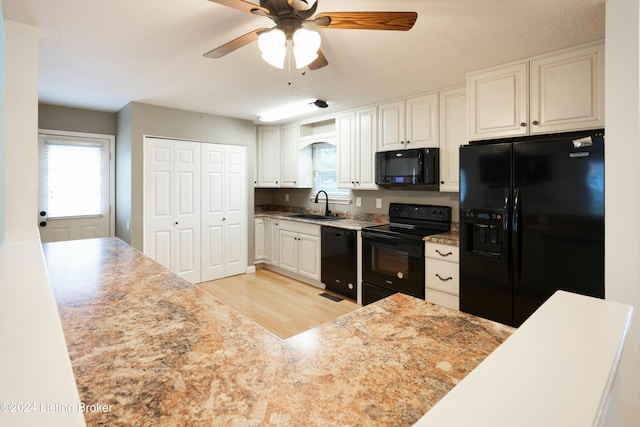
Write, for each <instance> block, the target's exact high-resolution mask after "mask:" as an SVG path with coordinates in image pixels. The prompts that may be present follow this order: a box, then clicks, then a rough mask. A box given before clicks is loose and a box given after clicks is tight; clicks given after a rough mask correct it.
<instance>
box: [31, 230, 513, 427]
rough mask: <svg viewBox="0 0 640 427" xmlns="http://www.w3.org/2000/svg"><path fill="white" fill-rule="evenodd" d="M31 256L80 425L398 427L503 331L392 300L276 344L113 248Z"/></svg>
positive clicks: (72, 245)
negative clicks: (84, 406) (57, 323)
mask: <svg viewBox="0 0 640 427" xmlns="http://www.w3.org/2000/svg"><path fill="white" fill-rule="evenodd" d="M43 248H44V253H45V257H46V260H47V265H48V269H49V274H50V278H51V283H52V287H53V291H54V295H55V298H56V302H57V305H58V309H59V313H60V317H61V320H62V326H63V330H64V334H65V338H66V341H67V345H68V349H69V354H70V357H71V361H72V366H73V371H74V374H75V377H76V382H77V385H78V391H79V394H80V399H81V401H82V402H86V403H91V404H98V403H99V404H100V405H106V406H104V407H107V408H109V410H108V411H106V412H88V413H85V417H86V421H87V424H88V425H156V426H157V425H199V424H207V425H278V426H288V425H290V426H301V425H380V426H382V425H393V426H401V425H411V424H412V423H414V422H416V421H417V420H418V419H420V417H421V416H422V415H424V413H425V412H427V411H428V410H429V409H430V408H431V407H432V406H433V405H435V404H436V402H438V401H439V400H440V399H441V398H442V397H443V396H444V395H445V394H446V393H447V392H448V391H449V390H451V389H452V388H453V387H454V386H455V385H456V384H457V383H458V382H459V381H460V380H461V379H462V378H464V377H465V376H466V375H467V374H468V373H469V372H471V370H473V369H474V368H475V367H476V366H477V365H478V364H479V363H480V362H481V361H482V360H484V359H485V358H486V357H487V356H488V355H489V354H490V353H491V352H492V351H493V350H494V349H495V348H496V347H498V346H499V345H500V344H501V343H502V342H503V341H504V340H505V339H506V338H507V337H509V336H510V335H511V333H512V332H513V329H512V328H510V327H507V326H504V325H501V324H498V323H494V322H491V321H488V320H484V319H480V318H478V317H475V316H471V315H468V314H465V313H461V312H457V311H454V310H449V309H446V308H444V307H440V306H438V305H435V304H431V303H429V302H426V301H423V300H419V299H416V298H413V297H409V296H406V295H403V294H397V295H394V296H392V297H389V298H386V299H384V300H382V301H378V302H377V303H374V304H371V305H368V306H366V307H363V308H360V309H358V310H356V311H354V312H352V313H350V314H347V315H344V316H342V317H339V318H337V319H335V320H333V321H331V322H327V323H325V324H322V325H320V326H318V327H316V328H313V329H310V330H308V331H306V332H303V333H301V334H299V335H296V336H294V337H292V338H289V339H288V340H284V341H283V340H281V339H279V338H277V337H276V336H274V335H272V334H271V333H270V332H268V331H267V330H266V329H263V328H262V327H260V326H259V325H257V324H256V323H254V322H253V321H251V320H250V319H248V318H247V317H245V316H243V315H242V314H240V313H238V312H237V311H235V310H233V309H232V308H231V307H229V306H227V305H225V304H223V303H222V302H220V301H219V300H217V299H216V298H214V297H212V296H210V295H209V294H207V293H205V292H204V291H202V290H201V289H199V288H197V287H195V286H193V285H191V284H189V283H187V282H185V281H183V280H181V279H179V278H178V277H177V276H175V275H174V274H172V273H170V272H169V271H167V270H166V269H164V268H163V267H161V266H160V265H159V264H156V263H155V262H154V261H152V260H151V259H149V258H147V257H146V256H144V255H143V254H142V253H140V252H139V251H137V250H135V249H133V248H131V247H129V246H128V245H127V244H125V243H124V242H122V241H121V240H119V239H117V238H110V239H92V240H83V241H72V242H57V243H47V244H44V245H43Z"/></svg>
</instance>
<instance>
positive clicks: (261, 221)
mask: <svg viewBox="0 0 640 427" xmlns="http://www.w3.org/2000/svg"><path fill="white" fill-rule="evenodd" d="M265 228H266V225H265V218H255V219H254V220H253V230H254V239H253V240H254V247H255V252H254V256H253V259H254V260H255V262H262V261H264V260H265V258H266V256H265V251H266V246H267V241H266V239H265V236H266V235H267V233H266V230H265Z"/></svg>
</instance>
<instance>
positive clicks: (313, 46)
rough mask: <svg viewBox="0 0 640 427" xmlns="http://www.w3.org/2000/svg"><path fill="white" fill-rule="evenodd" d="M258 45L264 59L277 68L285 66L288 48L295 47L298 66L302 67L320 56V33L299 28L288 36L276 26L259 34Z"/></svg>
mask: <svg viewBox="0 0 640 427" xmlns="http://www.w3.org/2000/svg"><path fill="white" fill-rule="evenodd" d="M258 47H259V48H260V52H261V53H262V59H264V60H265V61H266V62H267V63H268V64H269V65H272V66H274V67H276V68H284V60H285V58H286V56H287V50H289V49H293V56H294V58H295V60H296V68H302V67H305V66H307V65H309V64H310V63H312V62H313V61H314V60H315V59H316V58H317V57H318V49H320V34H318V33H317V32H315V31H309V30H305V29H304V28H298V29H297V30H296V31H295V32H294V33H293V36H292V37H287V36H286V35H285V32H284V31H282V30H280V29H278V28H276V29H273V30H271V31H266V32H264V33H262V34H260V36H258Z"/></svg>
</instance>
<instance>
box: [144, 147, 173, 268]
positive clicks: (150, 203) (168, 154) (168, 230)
mask: <svg viewBox="0 0 640 427" xmlns="http://www.w3.org/2000/svg"><path fill="white" fill-rule="evenodd" d="M174 157H175V150H174V143H173V141H168V140H163V139H156V138H145V140H144V247H143V251H144V253H145V255H147V256H148V257H150V258H151V259H153V260H154V261H156V262H157V263H159V264H160V265H162V266H164V267H165V268H168V269H169V270H171V271H173V266H174V261H175V259H174V253H175V241H174V240H175V238H174V234H175V219H174V218H175V203H174V202H173V198H174V191H175V183H174V181H175V160H174Z"/></svg>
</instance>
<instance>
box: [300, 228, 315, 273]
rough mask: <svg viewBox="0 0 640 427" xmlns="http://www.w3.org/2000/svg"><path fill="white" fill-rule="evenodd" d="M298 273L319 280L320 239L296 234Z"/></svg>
mask: <svg viewBox="0 0 640 427" xmlns="http://www.w3.org/2000/svg"><path fill="white" fill-rule="evenodd" d="M298 272H299V273H300V274H301V275H303V276H306V277H308V278H310V279H313V280H318V281H319V280H320V237H318V236H311V235H308V234H302V233H301V234H298Z"/></svg>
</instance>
